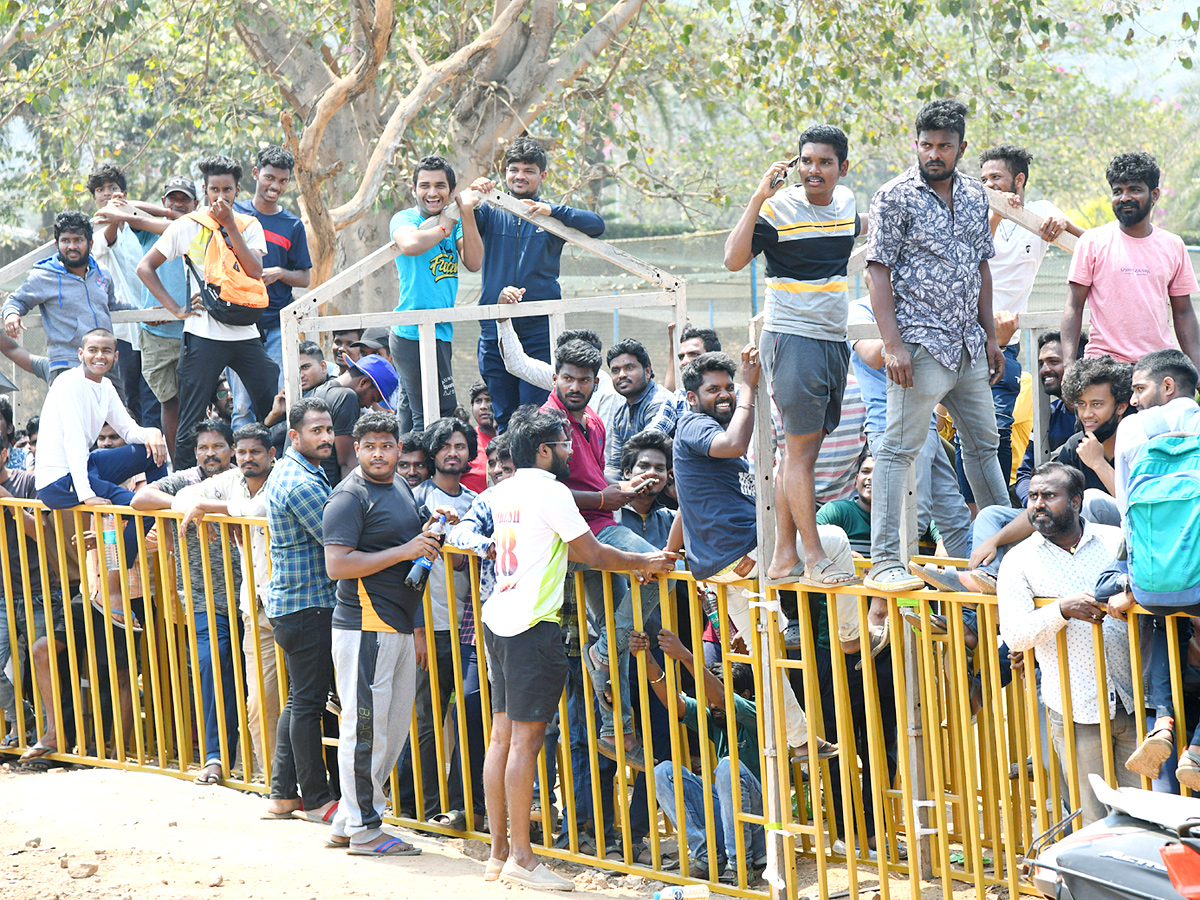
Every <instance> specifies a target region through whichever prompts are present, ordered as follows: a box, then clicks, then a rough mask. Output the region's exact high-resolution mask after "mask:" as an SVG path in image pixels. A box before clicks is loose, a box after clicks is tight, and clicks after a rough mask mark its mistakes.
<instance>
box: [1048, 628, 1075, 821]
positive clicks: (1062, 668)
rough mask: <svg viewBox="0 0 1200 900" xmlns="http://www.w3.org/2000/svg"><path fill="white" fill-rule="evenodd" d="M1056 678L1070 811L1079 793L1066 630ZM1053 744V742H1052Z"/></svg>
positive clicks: (1059, 642) (1060, 637) (1060, 635)
mask: <svg viewBox="0 0 1200 900" xmlns="http://www.w3.org/2000/svg"><path fill="white" fill-rule="evenodd" d="M1056 644H1057V646H1058V678H1059V681H1058V683H1059V687H1060V690H1059V693H1060V694H1061V695H1062V722H1063V745H1064V747H1065V748H1066V751H1067V758H1066V759H1060V760H1059V763H1060V764H1062V765H1063V766H1064V767H1065V769H1066V772H1067V792H1068V793H1069V795H1070V798H1071V809H1079V803H1080V792H1081V790H1082V785H1081V784H1080V783H1079V767H1078V758H1077V756H1076V749H1075V713H1074V705H1073V704H1072V702H1071V701H1072V698H1071V673H1070V671H1069V667H1068V664H1067V629H1066V628H1063V629H1062V630H1060V631H1059V632H1058V638H1057V640H1056ZM1052 743H1053V742H1052Z"/></svg>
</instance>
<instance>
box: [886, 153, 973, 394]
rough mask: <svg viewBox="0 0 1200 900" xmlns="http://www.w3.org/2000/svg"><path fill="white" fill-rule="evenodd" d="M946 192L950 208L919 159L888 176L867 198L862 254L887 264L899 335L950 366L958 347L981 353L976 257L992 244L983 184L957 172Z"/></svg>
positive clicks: (954, 364)
mask: <svg viewBox="0 0 1200 900" xmlns="http://www.w3.org/2000/svg"><path fill="white" fill-rule="evenodd" d="M952 196H953V200H954V209H953V211H952V210H951V209H950V207H948V206H946V204H945V203H944V202H942V198H941V197H939V196H938V195H937V194H936V193H934V190H933V188H931V187H930V186H929V185H928V184H926V183H925V179H924V178H922V177H921V172H920V168H919V167H918V166H913V167H912V168H911V169H909V170H908V171H907V172H905V173H904V174H903V175H901V176H899V177H898V178H893V179H892V180H891V181H889V182H888V183H887V184H885V185H884V186H883V187H881V188H880V189H879V190H878V191H876V192H875V197H874V199H872V200H871V230H870V233H869V235H868V237H867V259H868V260H870V261H871V262H878V263H882V264H883V265H885V266H887V267H888V268H889V269H891V270H892V294H893V295H894V297H895V300H896V324H897V325H898V326H899V327H900V336H901V337H902V338H903V339H904V341H905V342H906V343H910V344H920V345H921V346H923V347H924V348H925V349H926V350H928V351H929V355H930V356H932V357H933V358H934V359H936V360H937V361H938V362H939V363H941V364H942V365H943V366H945V367H946V368H947V369H950V370H951V371H954V370H956V369H958V364H959V360H960V359H961V358H962V352H963V349H964V348H965V349H966V351H967V354H968V355H969V356H970V358H971V363H972V364H974V363H975V361H976V360H977V359H979V355H980V353H982V352H983V346H984V343H985V338H984V332H983V327H982V326H981V325H980V324H979V288H980V285H981V283H982V276H981V275H980V274H979V264H980V263H981V262H983V261H984V260H986V259H991V258H992V257H993V256H995V255H996V249H995V246H994V245H993V243H992V230H991V228H990V226H989V225H988V216H989V215H990V213H989V209H988V201H987V188H985V187H984V186H983V185H982V184H981V183H980V182H979V181H977V180H976V179H974V178H968V177H967V176H966V175H963V174H962V173H961V172H955V173H954V191H953V195H952Z"/></svg>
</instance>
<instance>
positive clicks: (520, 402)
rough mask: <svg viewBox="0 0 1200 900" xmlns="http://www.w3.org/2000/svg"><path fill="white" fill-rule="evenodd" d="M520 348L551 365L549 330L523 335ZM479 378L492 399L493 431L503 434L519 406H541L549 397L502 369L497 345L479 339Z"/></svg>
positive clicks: (501, 359)
mask: <svg viewBox="0 0 1200 900" xmlns="http://www.w3.org/2000/svg"><path fill="white" fill-rule="evenodd" d="M520 337H521V346H522V347H523V348H524V349H525V353H526V355H527V356H531V357H533V358H534V359H540V360H542V361H543V362H550V326H549V325H546V326H545V331H543V332H541V333H540V334H537V333H530V332H522V333H521V335H520ZM477 355H478V359H479V374H480V375H481V376H482V377H483V380H484V381H486V382H487V386H488V393H489V394H491V396H492V415H493V416H495V418H496V427H497V428H498V429H499V430H500V431H504V429H505V428H507V427H508V417H509V416H511V415H512V414H513V412H514V410H516V408H517V407H518V406H524V405H525V404H526V403H533V404H536V405H537V406H541V405H542V404H543V403H545V402H546V398H547V397H548V396H550V392H549V391H545V390H543V389H542V388H539V387H534V386H533V385H532V384H530V383H529V382H527V381H522V380H521V379H520V378H518V377H517V376H516V375H512V374H510V373H509V371H508V369H506V368H504V360H503V358H501V356H500V344H499V342H497V341H496V340H494V339H493V340H488V339H487V338H484V337H480V338H479V349H478V351H477Z"/></svg>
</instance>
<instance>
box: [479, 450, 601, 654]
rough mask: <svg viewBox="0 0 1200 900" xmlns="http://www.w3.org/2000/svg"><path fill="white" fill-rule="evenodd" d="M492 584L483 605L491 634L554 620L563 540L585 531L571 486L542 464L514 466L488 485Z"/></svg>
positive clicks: (564, 558)
mask: <svg viewBox="0 0 1200 900" xmlns="http://www.w3.org/2000/svg"><path fill="white" fill-rule="evenodd" d="M490 496H491V498H492V520H493V522H494V523H495V529H496V530H495V541H496V588H495V590H494V591H493V592H492V596H491V598H490V599H489V600H488V602H487V603H485V604H484V605H483V614H482V617H483V621H484V624H485V625H487V627H488V628H490V629H491V630H492V633H493V634H496V635H499V636H500V637H514V636H515V635H518V634H521V633H522V632H525V631H528V630H529V629H530V628H532V627H533V626H534V625H536V624H537V623H538V622H547V621H557V619H558V612H559V609H560V608H561V607H562V603H563V582H564V580H565V579H566V577H567V544H568V543H569V542H570V541H573V540H575V539H576V538H577V537H580V536H581V535H583V534H584V533H586V532H587V531H588V525H587V522H585V521H584V520H583V516H581V515H580V514H579V508H578V507H576V505H575V500H574V498H572V496H571V491H570V490H569V489H568V488H567V486H566V485H564V484H562V483H561V482H560V481H558V479H556V478H555V477H554V476H553V475H551V474H550V473H549V472H547V471H545V470H544V469H518V470H517V472H516V474H515V475H513V476H512V477H511V478H509V479H506V480H505V481H502V482H500V484H497V485H495V486H494V487H492V489H491V495H490Z"/></svg>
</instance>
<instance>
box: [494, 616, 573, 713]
mask: <svg viewBox="0 0 1200 900" xmlns="http://www.w3.org/2000/svg"><path fill="white" fill-rule="evenodd" d="M483 642H484V646H485V649H486V650H487V663H488V683H489V684H490V685H491V689H492V690H491V693H492V712H493V713H504V714H505V715H506V716H508V717H509V718H510V719H512V720H513V721H514V722H549V721H550V720H551V719H553V718H554V714H555V713H556V712H558V701H559V699H560V698H561V697H562V693H563V688H565V687H566V686H567V647H566V645H565V644H564V643H563V639H562V628H561V626H560V625H559V624H558V623H557V622H538V623H537V624H536V625H534V626H533V627H532V628H530V629H529V630H527V631H522V632H521V633H520V634H518V635H515V636H513V637H500V636H499V635H495V634H492V630H491V629H490V628H488V627H487V625H484V626H483Z"/></svg>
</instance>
